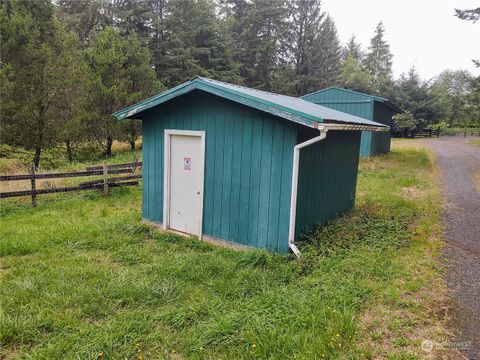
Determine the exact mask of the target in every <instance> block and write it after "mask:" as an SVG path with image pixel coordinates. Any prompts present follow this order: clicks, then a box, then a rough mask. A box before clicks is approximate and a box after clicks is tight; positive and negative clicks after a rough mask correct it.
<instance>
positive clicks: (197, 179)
mask: <svg viewBox="0 0 480 360" xmlns="http://www.w3.org/2000/svg"><path fill="white" fill-rule="evenodd" d="M114 115H115V116H116V117H117V118H118V119H128V118H130V119H142V127H143V150H142V151H143V190H142V191H143V201H142V203H143V218H144V220H147V221H150V222H154V223H157V224H159V225H161V226H162V227H163V228H164V229H172V230H175V231H179V232H182V233H187V234H192V235H196V236H198V237H199V238H203V239H205V240H207V241H215V242H219V241H220V242H222V241H227V242H231V243H236V244H240V245H245V246H250V247H258V248H266V249H269V250H272V251H278V252H287V251H288V250H289V249H291V250H292V251H294V252H295V253H296V254H297V255H298V249H297V248H296V246H295V245H294V240H295V239H296V238H298V235H299V234H300V232H302V231H308V230H311V229H312V228H313V226H314V225H315V224H320V225H321V224H324V223H325V222H327V221H328V220H330V219H332V218H334V217H337V216H339V215H341V214H343V213H344V212H345V211H347V210H348V209H350V208H351V207H353V205H354V201H355V188H356V180H357V168H358V151H359V146H360V131H362V130H371V131H388V127H386V126H385V125H382V124H377V123H375V122H373V121H369V120H366V119H363V118H360V117H356V116H353V115H349V114H346V113H343V112H339V111H335V110H332V109H329V108H326V107H323V106H319V105H315V104H313V103H310V102H307V101H304V100H302V99H297V98H293V97H289V96H283V95H278V94H274V93H270V92H265V91H260V90H254V89H250V88H246V87H243V86H237V85H232V84H228V83H224V82H220V81H216V80H211V79H206V78H201V77H196V78H194V79H192V80H190V81H188V82H186V83H184V84H181V85H179V86H177V87H175V88H173V89H170V90H168V91H165V92H163V93H161V94H158V95H156V96H154V97H152V98H149V99H147V100H144V101H142V102H140V103H138V104H135V105H132V106H130V107H127V108H125V109H122V110H120V111H118V112H116V113H115V114H114ZM300 154H301V156H300Z"/></svg>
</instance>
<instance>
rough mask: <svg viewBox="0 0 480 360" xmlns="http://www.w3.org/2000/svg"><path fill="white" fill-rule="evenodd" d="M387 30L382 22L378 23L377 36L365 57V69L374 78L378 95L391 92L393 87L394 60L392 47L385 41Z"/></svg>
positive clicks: (374, 87) (375, 35) (371, 41)
mask: <svg viewBox="0 0 480 360" xmlns="http://www.w3.org/2000/svg"><path fill="white" fill-rule="evenodd" d="M384 34H385V29H384V27H383V24H382V22H380V23H378V25H377V27H376V29H375V34H374V36H373V38H372V39H371V40H370V46H369V48H368V52H367V54H366V57H365V68H366V69H367V71H368V72H369V73H370V75H371V76H372V81H373V83H372V85H373V89H374V90H375V92H376V93H377V94H383V96H385V93H387V92H389V89H388V88H391V86H392V58H393V55H392V54H391V53H390V45H388V43H387V41H386V40H385V39H384Z"/></svg>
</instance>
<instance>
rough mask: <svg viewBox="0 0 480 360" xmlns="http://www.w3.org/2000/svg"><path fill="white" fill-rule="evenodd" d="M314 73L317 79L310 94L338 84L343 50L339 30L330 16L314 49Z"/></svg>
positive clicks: (324, 23)
mask: <svg viewBox="0 0 480 360" xmlns="http://www.w3.org/2000/svg"><path fill="white" fill-rule="evenodd" d="M314 49H315V50H314V72H313V75H314V76H315V78H316V79H317V82H316V83H315V84H312V87H311V88H310V89H308V90H307V91H308V92H312V91H315V90H317V89H319V88H325V87H328V86H333V85H335V84H336V83H337V82H338V75H339V72H340V64H341V59H342V48H341V45H340V40H339V39H338V34H337V28H336V26H335V23H334V22H333V19H332V18H331V17H330V15H327V16H326V18H325V20H324V21H323V22H322V26H321V27H320V32H319V34H318V37H317V41H316V46H315V48H314Z"/></svg>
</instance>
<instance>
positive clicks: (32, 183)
mask: <svg viewBox="0 0 480 360" xmlns="http://www.w3.org/2000/svg"><path fill="white" fill-rule="evenodd" d="M30 175H31V178H30V183H31V185H32V206H37V194H36V193H35V164H33V163H32V165H31V166H30Z"/></svg>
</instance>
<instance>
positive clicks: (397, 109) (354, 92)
mask: <svg viewBox="0 0 480 360" xmlns="http://www.w3.org/2000/svg"><path fill="white" fill-rule="evenodd" d="M331 90H339V91H345V92H349V93H352V94H357V95H361V96H365V97H368V98H370V99H372V100H374V101H378V102H381V103H383V104H385V105H386V106H388V107H390V108H391V109H393V110H395V111H396V112H397V113H403V110H402V109H401V108H399V107H398V106H397V105H395V104H393V103H392V102H391V101H390V100H388V99H386V98H383V97H380V96H375V95H370V94H366V93H362V92H359V91H354V90H350V89H344V88H341V87H337V86H331V87H328V88H326V89H322V90H318V91H314V92H312V93H310V94H306V95H303V96H300V98H301V99H304V98H308V97H310V96H312V95H315V94H318V93H321V92H324V91H331Z"/></svg>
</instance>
